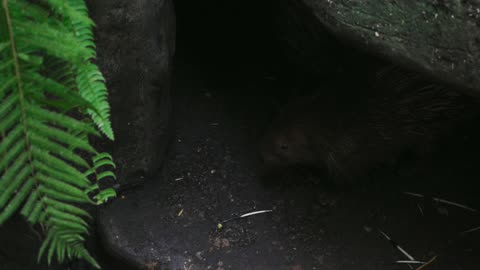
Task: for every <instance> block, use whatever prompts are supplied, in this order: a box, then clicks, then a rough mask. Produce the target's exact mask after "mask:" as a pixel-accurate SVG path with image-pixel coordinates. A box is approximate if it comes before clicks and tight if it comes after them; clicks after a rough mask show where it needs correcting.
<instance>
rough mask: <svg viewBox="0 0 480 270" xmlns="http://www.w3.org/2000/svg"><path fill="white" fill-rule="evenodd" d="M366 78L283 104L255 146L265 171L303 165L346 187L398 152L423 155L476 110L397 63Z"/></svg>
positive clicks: (469, 100)
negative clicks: (355, 84) (351, 87)
mask: <svg viewBox="0 0 480 270" xmlns="http://www.w3.org/2000/svg"><path fill="white" fill-rule="evenodd" d="M373 81H374V82H373V83H371V84H369V87H367V88H368V89H363V90H362V89H355V90H356V91H355V92H352V91H342V90H338V91H319V92H318V93H316V94H315V95H313V96H306V97H303V98H300V99H298V100H296V101H294V102H291V103H290V104H288V105H287V106H286V108H285V110H284V111H282V112H281V113H280V114H279V115H278V116H277V117H276V119H275V120H274V121H273V122H272V124H271V125H270V126H269V128H268V129H267V132H266V133H265V134H264V136H263V138H262V140H261V143H260V152H261V156H262V158H263V161H264V164H265V167H266V171H269V172H273V171H276V170H279V169H282V168H286V167H295V166H302V167H310V168H314V169H315V170H317V171H324V172H328V176H329V179H331V180H333V182H335V183H340V184H346V183H350V184H351V183H354V182H355V180H356V179H358V178H360V177H363V176H366V175H367V174H368V173H369V172H370V171H371V170H372V169H373V168H375V167H377V166H379V165H381V164H382V163H384V162H385V163H389V164H392V163H394V162H395V159H396V158H397V157H398V156H400V155H401V154H402V153H403V152H405V151H406V150H411V149H413V150H412V151H413V152H415V153H417V154H418V153H421V154H422V155H423V154H425V153H428V152H429V151H430V150H431V147H426V146H430V145H433V142H434V141H435V140H436V139H437V138H439V137H441V136H443V135H446V134H448V132H449V131H451V130H453V128H454V127H455V126H456V125H457V124H459V123H460V122H462V121H461V120H462V119H463V120H465V119H466V118H469V117H468V116H473V115H476V113H477V111H478V110H477V109H476V107H477V105H478V102H477V101H475V100H473V98H471V97H467V96H464V95H463V94H461V93H459V92H456V91H453V90H451V89H449V88H448V87H445V86H442V85H439V84H435V83H431V82H429V81H428V80H425V79H424V78H423V77H422V76H421V75H419V74H417V73H413V72H407V71H405V70H401V69H399V68H398V67H391V66H390V67H388V68H383V69H381V70H380V71H378V72H376V76H374V80H373ZM330 87H338V85H335V86H330ZM359 87H360V85H359Z"/></svg>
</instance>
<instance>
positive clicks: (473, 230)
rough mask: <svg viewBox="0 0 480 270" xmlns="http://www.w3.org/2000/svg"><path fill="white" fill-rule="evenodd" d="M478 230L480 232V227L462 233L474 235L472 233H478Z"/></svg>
mask: <svg viewBox="0 0 480 270" xmlns="http://www.w3.org/2000/svg"><path fill="white" fill-rule="evenodd" d="M478 230H480V226H479V227H475V228H473V229H470V230H466V231H464V232H462V233H472V232H476V231H478Z"/></svg>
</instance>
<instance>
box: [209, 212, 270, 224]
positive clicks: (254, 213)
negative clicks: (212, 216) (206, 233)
mask: <svg viewBox="0 0 480 270" xmlns="http://www.w3.org/2000/svg"><path fill="white" fill-rule="evenodd" d="M270 212H273V210H259V211H254V212H249V213H246V214H243V215H241V216H238V217H233V218H229V219H226V220H224V221H222V222H220V223H218V224H217V228H218V229H221V228H222V227H223V223H227V222H229V221H232V220H235V219H241V218H246V217H249V216H253V215H258V214H264V213H270Z"/></svg>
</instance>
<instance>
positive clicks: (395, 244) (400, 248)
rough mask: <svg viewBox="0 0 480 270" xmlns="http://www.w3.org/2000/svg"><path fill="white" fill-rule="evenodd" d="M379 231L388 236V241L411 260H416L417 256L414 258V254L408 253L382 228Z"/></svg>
mask: <svg viewBox="0 0 480 270" xmlns="http://www.w3.org/2000/svg"><path fill="white" fill-rule="evenodd" d="M378 231H379V232H380V233H381V234H382V235H383V236H384V237H385V238H387V240H388V241H390V243H391V244H392V245H393V246H394V247H395V248H396V249H398V250H399V251H400V252H401V253H402V254H403V255H405V256H406V257H407V258H408V259H409V260H411V261H416V260H415V258H413V256H412V255H410V254H408V252H406V251H405V250H404V249H403V248H402V247H401V246H399V245H398V244H397V243H395V242H394V241H393V240H392V239H391V238H390V237H389V236H388V235H387V234H386V233H384V232H382V230H380V229H378Z"/></svg>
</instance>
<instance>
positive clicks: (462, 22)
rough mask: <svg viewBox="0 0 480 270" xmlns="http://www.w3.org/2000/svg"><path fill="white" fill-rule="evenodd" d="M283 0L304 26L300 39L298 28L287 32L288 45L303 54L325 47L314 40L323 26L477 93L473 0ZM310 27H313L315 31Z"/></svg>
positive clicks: (479, 63) (477, 17) (478, 36)
mask: <svg viewBox="0 0 480 270" xmlns="http://www.w3.org/2000/svg"><path fill="white" fill-rule="evenodd" d="M285 1H287V2H288V3H289V4H288V5H287V6H288V7H294V8H290V9H288V10H287V11H286V12H288V14H290V15H289V18H294V19H295V20H296V23H297V26H296V27H297V28H298V27H302V28H303V29H304V32H305V33H303V34H301V35H302V37H301V38H302V39H303V40H302V39H298V38H297V36H298V35H300V34H298V32H297V33H296V34H295V35H290V36H289V38H291V39H293V41H290V43H295V44H296V45H302V47H300V48H301V50H302V51H303V52H302V53H303V55H306V56H308V55H314V56H315V55H321V54H319V53H317V51H322V50H327V51H329V46H328V45H327V46H326V47H325V46H321V44H322V41H323V40H325V38H324V39H323V40H322V39H320V40H319V39H318V37H319V36H320V35H323V36H325V34H324V33H325V30H324V28H326V29H328V30H329V31H330V32H331V33H333V34H334V35H335V36H337V37H340V38H341V39H343V40H344V41H347V42H348V43H349V45H351V46H354V47H359V48H363V49H366V50H368V51H370V52H373V53H374V54H376V55H380V56H382V57H385V58H387V59H389V60H391V61H393V62H394V63H398V64H402V65H406V66H408V67H409V68H411V69H415V70H418V71H421V72H425V73H427V74H430V75H432V76H434V77H436V78H437V79H439V80H441V81H444V82H446V83H451V84H455V85H458V86H460V87H462V88H464V89H465V90H467V92H468V93H470V94H473V95H480V23H479V22H480V2H479V1H478V0H467V1H453V0H448V1H435V0H429V1H415V2H412V1H351V0H337V1H330V0H327V1H325V0H285ZM294 12H295V13H296V14H299V15H295V14H293V13H294ZM292 14H293V15H292ZM305 14H309V15H308V16H306V15H305ZM312 16H314V18H315V20H312ZM301 18H305V19H303V24H298V23H299V22H301V21H302V20H301ZM292 20H293V19H292ZM305 29H306V30H305ZM312 29H317V31H316V32H317V34H318V35H315V33H314V32H315V31H313V30H312ZM305 38H307V40H305ZM308 38H309V39H308ZM308 40H310V41H311V42H310V41H308ZM307 41H308V42H307ZM312 44H315V45H312ZM325 48H326V49H325ZM324 55H325V53H324ZM312 59H318V57H316V58H315V57H314V58H312ZM300 61H301V58H300ZM309 61H310V63H311V62H312V61H314V60H309ZM316 61H317V62H318V61H328V59H327V60H322V59H320V60H316ZM307 64H308V62H307Z"/></svg>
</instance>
